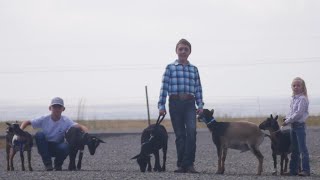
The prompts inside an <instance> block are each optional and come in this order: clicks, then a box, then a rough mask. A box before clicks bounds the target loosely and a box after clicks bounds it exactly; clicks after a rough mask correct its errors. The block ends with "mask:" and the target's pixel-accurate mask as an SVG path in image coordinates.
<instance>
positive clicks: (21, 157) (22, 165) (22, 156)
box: [20, 149, 26, 171]
mask: <svg viewBox="0 0 320 180" xmlns="http://www.w3.org/2000/svg"><path fill="white" fill-rule="evenodd" d="M20 159H21V170H22V171H25V170H26V169H25V167H24V155H23V149H22V150H21V149H20Z"/></svg>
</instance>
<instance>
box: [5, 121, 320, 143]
mask: <svg viewBox="0 0 320 180" xmlns="http://www.w3.org/2000/svg"><path fill="white" fill-rule="evenodd" d="M282 118H283V117H279V119H282ZM217 119H218V121H226V122H232V121H249V122H253V123H255V124H259V123H261V122H262V121H263V120H265V117H256V118H252V117H250V118H217ZM77 122H78V123H80V124H83V125H85V126H87V127H88V128H89V130H90V131H98V132H128V131H136V132H140V131H142V130H143V129H144V128H145V127H147V126H148V122H147V121H146V120H92V121H77ZM155 122H156V121H155V120H152V121H151V123H155ZM279 122H280V121H279ZM19 123H21V122H19ZM162 125H164V126H165V127H166V128H167V129H172V126H171V121H170V120H169V119H165V120H164V121H163V122H162ZM307 125H308V126H320V116H310V117H309V118H308V120H307ZM197 126H198V128H205V125H204V124H203V123H198V124H197ZM6 127H7V125H6V124H5V122H0V132H1V134H0V136H1V135H4V134H5V130H6ZM26 130H27V131H28V132H30V133H35V132H36V130H35V129H32V128H31V127H30V126H29V127H27V128H26ZM4 145H5V139H4V138H0V148H3V147H4Z"/></svg>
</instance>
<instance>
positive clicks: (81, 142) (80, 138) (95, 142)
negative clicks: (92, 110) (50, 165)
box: [65, 127, 104, 171]
mask: <svg viewBox="0 0 320 180" xmlns="http://www.w3.org/2000/svg"><path fill="white" fill-rule="evenodd" d="M65 139H66V140H67V142H68V144H69V145H70V153H69V158H70V162H69V167H68V170H70V171H72V170H76V169H78V170H80V169H81V162H82V157H83V150H84V146H85V145H87V146H88V149H89V152H90V154H91V155H94V153H95V152H96V149H97V147H98V146H99V144H100V143H104V141H102V140H101V139H99V138H97V137H95V136H92V135H89V134H88V133H84V132H83V131H81V129H80V128H78V127H71V128H70V129H69V130H68V131H67V132H66V134H65ZM78 151H80V153H79V159H78V164H77V168H76V156H77V153H78Z"/></svg>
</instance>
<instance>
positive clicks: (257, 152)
mask: <svg viewBox="0 0 320 180" xmlns="http://www.w3.org/2000/svg"><path fill="white" fill-rule="evenodd" d="M251 147H252V152H253V154H254V155H255V156H256V157H257V159H258V161H259V166H258V173H257V175H261V173H262V165H263V155H262V153H261V152H260V150H259V148H258V147H256V146H251Z"/></svg>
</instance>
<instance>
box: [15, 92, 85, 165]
mask: <svg viewBox="0 0 320 180" xmlns="http://www.w3.org/2000/svg"><path fill="white" fill-rule="evenodd" d="M49 110H50V111H51V114H50V115H47V116H42V117H39V118H36V119H33V120H30V121H29V120H28V121H24V122H22V124H21V129H25V128H26V127H27V126H29V125H31V126H32V127H33V128H40V129H41V130H42V131H39V132H37V133H36V134H35V140H36V144H37V147H38V152H39V154H40V155H41V158H42V161H43V163H44V166H45V168H46V170H47V171H52V170H53V167H52V157H55V159H54V169H55V170H56V171H61V170H62V164H63V161H64V160H65V159H66V158H67V156H68V155H69V145H68V144H67V143H64V135H65V132H66V131H67V130H68V129H69V128H70V127H72V126H74V127H79V128H80V129H81V130H82V131H84V132H87V131H88V128H87V127H85V126H83V125H80V124H78V123H75V122H74V121H72V120H71V119H69V118H68V117H66V116H62V115H61V114H62V112H63V111H64V110H65V107H64V102H63V99H61V98H59V97H56V98H53V99H52V100H51V104H50V106H49Z"/></svg>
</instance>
